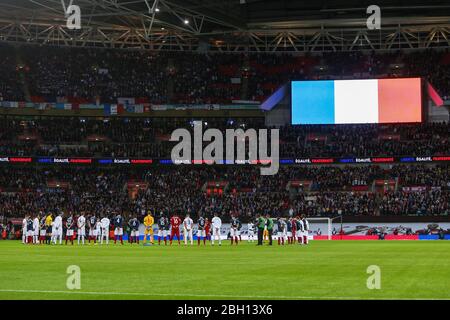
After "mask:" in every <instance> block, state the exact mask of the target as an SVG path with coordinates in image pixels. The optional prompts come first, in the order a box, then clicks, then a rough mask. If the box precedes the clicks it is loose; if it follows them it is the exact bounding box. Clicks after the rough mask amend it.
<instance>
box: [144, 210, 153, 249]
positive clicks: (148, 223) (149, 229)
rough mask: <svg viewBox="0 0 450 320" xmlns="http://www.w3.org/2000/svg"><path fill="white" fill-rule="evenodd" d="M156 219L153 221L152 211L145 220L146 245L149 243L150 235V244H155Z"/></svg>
mask: <svg viewBox="0 0 450 320" xmlns="http://www.w3.org/2000/svg"><path fill="white" fill-rule="evenodd" d="M154 222H155V219H153V217H152V214H151V212H150V210H149V211H148V213H147V215H146V216H145V218H144V227H145V230H144V244H145V243H146V242H147V235H150V243H151V244H153V223H154Z"/></svg>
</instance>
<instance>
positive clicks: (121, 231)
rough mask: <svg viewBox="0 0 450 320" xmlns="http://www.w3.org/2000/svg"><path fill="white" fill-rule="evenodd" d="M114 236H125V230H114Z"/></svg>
mask: <svg viewBox="0 0 450 320" xmlns="http://www.w3.org/2000/svg"><path fill="white" fill-rule="evenodd" d="M114 235H116V236H123V228H116V229H114Z"/></svg>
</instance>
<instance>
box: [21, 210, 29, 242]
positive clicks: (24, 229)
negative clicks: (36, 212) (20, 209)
mask: <svg viewBox="0 0 450 320" xmlns="http://www.w3.org/2000/svg"><path fill="white" fill-rule="evenodd" d="M27 218H28V216H25V218H23V220H22V243H23V244H25V243H27V233H28V230H27V220H28V219H27Z"/></svg>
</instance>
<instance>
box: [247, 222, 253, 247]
mask: <svg viewBox="0 0 450 320" xmlns="http://www.w3.org/2000/svg"><path fill="white" fill-rule="evenodd" d="M247 241H248V242H254V241H255V225H254V224H253V222H249V223H248V224H247Z"/></svg>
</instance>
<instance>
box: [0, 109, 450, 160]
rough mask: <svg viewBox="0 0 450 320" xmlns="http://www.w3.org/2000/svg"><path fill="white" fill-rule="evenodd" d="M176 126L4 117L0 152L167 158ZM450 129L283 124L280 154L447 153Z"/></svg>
mask: <svg viewBox="0 0 450 320" xmlns="http://www.w3.org/2000/svg"><path fill="white" fill-rule="evenodd" d="M206 122H207V125H204V130H206V129H207V128H208V127H212V128H218V129H220V130H222V131H224V130H225V129H229V128H232V129H237V128H240V129H244V130H246V129H247V128H256V129H258V128H264V120H263V119H252V120H245V119H239V120H234V121H233V120H230V119H219V118H217V119H215V120H212V119H211V120H207V121H206V120H205V121H204V123H206ZM177 128H187V129H188V130H192V120H188V119H181V118H179V119H176V118H174V119H164V121H155V120H151V119H146V118H135V119H129V118H118V119H108V120H101V119H96V118H76V117H75V118H67V117H63V118H52V117H41V118H39V119H31V120H30V119H28V120H26V119H25V120H24V119H20V118H14V117H3V118H0V155H3V156H14V155H18V156H90V157H149V158H170V155H171V150H172V148H173V146H174V144H175V143H174V142H170V141H168V140H169V138H170V135H171V133H172V132H173V130H175V129H177ZM449 132H450V126H449V124H448V123H423V124H392V125H328V126H320V125H316V126H313V125H311V126H284V127H282V128H280V145H279V147H280V157H282V158H283V157H284V158H303V157H375V156H432V155H449V154H450V143H449ZM206 144H207V143H206V142H205V143H204V145H206Z"/></svg>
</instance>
